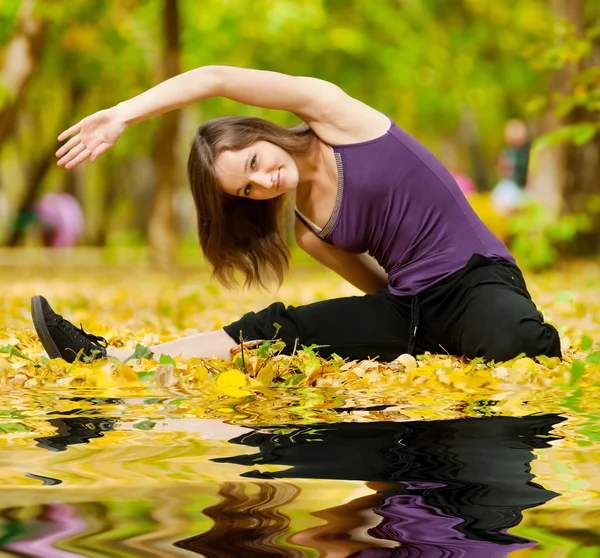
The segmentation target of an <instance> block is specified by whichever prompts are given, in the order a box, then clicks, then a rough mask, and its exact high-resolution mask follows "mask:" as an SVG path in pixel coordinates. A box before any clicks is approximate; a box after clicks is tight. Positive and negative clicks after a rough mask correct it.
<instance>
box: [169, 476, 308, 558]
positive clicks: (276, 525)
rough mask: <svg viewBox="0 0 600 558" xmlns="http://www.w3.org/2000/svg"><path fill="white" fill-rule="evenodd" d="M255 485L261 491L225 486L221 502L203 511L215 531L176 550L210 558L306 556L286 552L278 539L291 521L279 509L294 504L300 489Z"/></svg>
mask: <svg viewBox="0 0 600 558" xmlns="http://www.w3.org/2000/svg"><path fill="white" fill-rule="evenodd" d="M255 485H256V487H257V488H258V491H257V492H253V493H252V492H251V491H250V490H249V488H250V486H252V485H250V484H249V483H238V482H225V483H222V484H221V485H220V488H219V493H218V495H219V497H220V498H221V499H220V501H219V502H218V503H217V504H215V505H214V506H210V507H208V508H206V509H205V510H203V513H204V514H205V515H207V516H208V517H210V518H211V519H212V520H213V521H214V525H213V527H212V528H211V529H210V530H209V531H207V532H206V533H202V534H200V535H196V536H194V537H190V538H188V539H185V540H182V541H178V542H176V543H175V546H178V547H179V548H184V549H186V550H189V551H191V552H197V553H198V554H201V555H202V556H207V557H208V558H223V557H225V556H244V557H248V558H254V557H256V558H259V557H261V556H286V557H289V558H296V557H301V556H303V555H304V554H303V553H302V552H300V551H298V550H295V549H293V548H289V547H286V548H285V549H283V548H282V547H281V546H280V545H279V544H278V539H279V537H281V535H283V534H285V533H286V532H287V531H288V530H289V527H290V519H289V518H288V517H287V516H286V515H284V514H283V513H282V512H281V511H280V508H281V507H282V506H285V505H287V504H290V503H291V502H293V501H294V500H295V499H296V497H297V496H298V494H299V493H300V489H299V488H298V487H296V486H294V485H293V484H289V483H283V482H278V483H271V482H259V483H255Z"/></svg>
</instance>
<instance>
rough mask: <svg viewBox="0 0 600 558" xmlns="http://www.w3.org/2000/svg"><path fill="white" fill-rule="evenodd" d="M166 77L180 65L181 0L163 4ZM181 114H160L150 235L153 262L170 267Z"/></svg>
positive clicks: (174, 244) (174, 235)
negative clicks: (179, 119)
mask: <svg viewBox="0 0 600 558" xmlns="http://www.w3.org/2000/svg"><path fill="white" fill-rule="evenodd" d="M162 20H163V36H164V46H163V55H162V72H161V74H162V76H161V78H162V79H168V78H170V77H173V76H175V75H177V74H178V73H179V72H180V69H179V39H180V23H179V10H178V4H177V0H164V4H163V18H162ZM177 133H178V114H177V113H176V112H170V113H168V114H165V115H163V116H162V117H161V118H160V122H159V125H158V129H157V135H156V139H155V144H154V162H155V165H156V187H155V190H154V200H153V207H152V213H151V216H150V223H149V231H148V238H149V240H150V254H151V260H152V264H153V265H154V266H155V267H157V268H159V269H168V268H170V267H172V266H173V265H174V264H175V261H176V250H177V233H176V228H175V214H174V209H173V193H174V191H175V185H176V183H177V169H176V160H175V146H176V144H177Z"/></svg>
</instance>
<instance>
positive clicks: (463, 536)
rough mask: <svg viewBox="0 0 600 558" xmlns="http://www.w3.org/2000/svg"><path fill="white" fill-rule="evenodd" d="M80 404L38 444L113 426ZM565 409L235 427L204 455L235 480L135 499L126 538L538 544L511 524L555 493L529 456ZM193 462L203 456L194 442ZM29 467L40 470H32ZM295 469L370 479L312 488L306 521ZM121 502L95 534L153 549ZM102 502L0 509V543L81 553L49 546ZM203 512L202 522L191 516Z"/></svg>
mask: <svg viewBox="0 0 600 558" xmlns="http://www.w3.org/2000/svg"><path fill="white" fill-rule="evenodd" d="M78 412H79V410H75V411H73V414H74V416H72V417H70V416H66V417H65V416H64V415H65V413H62V416H61V418H55V419H52V424H53V426H54V427H55V428H56V434H54V435H52V436H47V437H44V438H38V439H37V444H38V447H41V448H45V449H48V450H51V451H54V452H56V451H63V450H65V449H67V448H68V446H70V445H72V444H82V443H88V442H90V441H91V440H93V439H95V438H99V437H103V436H105V435H107V434H108V433H109V432H110V431H112V430H114V429H115V428H116V427H117V424H118V421H116V420H115V419H108V418H105V417H102V416H97V417H96V416H88V417H83V416H78V415H77V413H78ZM88 414H90V413H89V411H88ZM563 420H564V419H563V418H562V417H561V416H559V415H550V414H548V415H544V416H532V417H526V418H510V417H492V418H469V419H461V420H445V421H414V422H362V423H360V422H359V423H356V422H352V423H350V422H346V423H337V424H331V423H327V424H312V425H310V426H294V425H280V426H272V427H268V428H267V427H263V428H258V427H252V428H250V427H249V428H245V430H243V432H244V433H243V434H240V435H237V436H236V437H235V438H232V439H230V440H229V442H230V443H231V444H234V445H236V446H238V447H240V449H243V448H249V450H248V451H247V452H245V453H243V454H241V455H236V456H233V457H220V458H216V459H212V460H211V461H214V462H216V463H220V464H223V468H224V469H223V470H224V474H225V470H226V468H227V465H234V464H235V465H238V466H239V465H241V466H244V467H245V468H246V472H245V473H243V474H242V477H246V478H245V479H244V480H241V481H239V482H237V481H231V482H220V483H219V484H217V485H213V487H214V488H212V489H211V488H210V487H209V488H208V490H206V488H204V493H202V492H201V489H198V488H197V489H196V490H198V492H196V493H194V490H193V489H191V488H190V489H185V488H183V489H182V490H181V491H180V492H177V491H173V492H172V493H171V492H170V493H169V495H168V496H167V497H164V499H162V498H163V497H156V499H155V500H154V501H152V500H148V498H146V499H145V500H143V501H144V504H143V506H142V504H141V503H139V504H135V506H134V507H135V508H136V509H137V511H136V512H135V516H136V517H137V518H138V521H137V523H136V522H132V520H131V519H129V522H130V523H128V524H127V525H134V524H135V525H136V527H135V529H133V530H131V529H132V528H129V527H128V528H127V529H126V531H127V532H128V536H131V535H133V534H134V533H133V531H136V530H137V529H139V530H137V531H136V534H135V537H134V538H135V540H137V541H138V543H136V544H139V543H140V541H141V540H142V539H143V540H145V541H146V543H147V544H148V545H149V546H151V541H153V542H152V545H154V544H160V548H161V551H160V552H161V554H160V555H164V556H183V555H189V553H190V552H191V553H194V554H196V555H201V556H207V557H218V558H225V557H227V558H229V557H238V556H243V557H248V558H252V557H254V556H256V557H263V556H285V557H296V556H298V557H301V556H315V555H318V556H324V557H328V558H333V557H338V556H339V557H340V558H341V557H349V556H352V557H360V558H392V557H402V558H413V557H436V558H437V557H440V558H441V557H448V558H455V557H456V558H458V557H460V558H471V557H472V558H487V557H494V558H500V557H505V556H508V554H509V553H510V552H513V551H515V550H519V549H525V548H529V547H532V546H535V544H536V542H535V541H532V540H530V539H525V538H522V537H519V536H516V535H515V534H513V533H511V532H509V530H510V529H511V528H513V527H515V526H517V525H518V524H519V523H520V521H521V519H522V512H523V511H524V510H526V509H529V508H533V507H536V506H541V505H542V504H544V503H546V502H547V501H549V500H550V499H552V498H554V497H556V496H557V495H558V494H557V493H556V492H552V491H549V490H546V489H544V488H543V487H542V486H540V485H539V484H537V483H535V482H533V475H532V474H531V468H530V463H531V461H532V460H533V459H534V458H535V457H534V454H533V450H535V449H540V448H546V447H548V446H549V443H550V441H552V440H555V439H557V436H556V435H553V434H552V428H553V426H554V425H556V424H558V423H560V422H562V421H563ZM200 422H201V421H200ZM174 428H176V426H175V427H174ZM235 431H236V432H240V428H239V427H235ZM221 455H223V454H222V453H221ZM198 463H199V466H201V464H202V461H201V456H200V455H198ZM204 463H206V461H204ZM265 466H266V467H265ZM269 466H271V467H269ZM284 467H286V469H285V470H277V471H275V472H273V471H265V469H269V468H271V469H283V468H284ZM40 472H41V473H42V474H43V473H44V471H40ZM32 474H33V473H32ZM38 478H40V479H42V477H41V476H39V474H38ZM43 478H44V479H50V477H43ZM294 479H296V480H294ZM302 479H316V480H315V481H314V482H316V483H318V482H319V480H320V482H321V485H319V484H317V485H316V490H318V487H319V486H322V487H323V488H325V487H326V486H329V485H331V483H333V482H334V481H362V482H363V483H364V484H363V486H365V487H366V488H367V490H361V491H360V494H359V495H358V496H355V497H352V496H350V497H348V495H349V494H350V493H351V488H352V487H354V486H356V482H354V483H347V484H348V486H349V487H350V488H349V489H348V490H346V491H345V492H344V493H343V495H342V496H340V497H339V498H337V499H336V498H331V497H330V496H329V500H327V496H325V497H323V498H321V500H320V501H319V502H318V503H317V504H315V505H314V506H313V508H312V509H311V510H310V512H311V513H310V515H311V516H312V517H313V518H318V519H320V520H321V524H319V525H316V524H315V523H316V522H315V521H314V520H313V521H311V522H307V521H305V519H303V517H304V516H303V515H302V513H303V512H299V511H298V509H302V507H301V506H299V501H300V500H301V499H302V497H303V494H302V491H301V488H300V486H301V485H303V486H306V482H313V481H312V480H311V481H307V480H302ZM42 480H43V479H42ZM50 480H52V479H50ZM215 480H216V479H215ZM44 484H52V483H51V482H49V481H48V482H44ZM339 484H342V483H339ZM57 488H58V487H57ZM215 491H216V492H217V495H216V496H217V499H216V501H215V496H214V494H215ZM209 493H210V496H208V494H209ZM324 493H325V492H324ZM56 494H57V495H58V492H57V493H56ZM57 499H58V498H57ZM125 501H126V500H123V501H122V503H121V504H118V505H117V504H115V503H113V504H111V503H110V502H109V504H108V506H109V507H108V508H107V511H105V512H104V513H103V514H100V515H106V520H107V521H108V523H107V527H106V529H104V528H103V529H102V530H103V535H102V539H103V540H105V541H108V540H111V539H112V540H114V537H116V536H117V535H116V533H117V532H119V533H121V535H120V536H119V540H121V541H122V543H121V544H122V546H123V548H127V549H128V552H131V553H130V554H127V555H132V556H134V555H135V556H137V555H140V556H141V555H150V554H146V552H147V550H144V551H141V549H140V548H136V550H133V548H132V547H131V546H130V545H132V544H134V543H133V540H134V539H129V538H128V536H125V537H124V533H125V532H124V531H122V529H123V528H124V527H123V523H122V521H117V523H120V524H121V525H122V527H121V528H117V527H116V526H115V525H112V523H113V522H114V521H115V518H118V517H119V516H120V513H121V512H116V511H115V510H116V509H117V507H118V509H123V508H122V506H123V503H125ZM133 502H134V500H131V502H130V503H129V504H127V505H128V506H130V507H131V506H133ZM140 502H142V500H140ZM98 506H100V504H99V503H92V502H89V503H88V504H87V505H86V506H85V507H84V508H78V507H77V506H68V505H66V504H64V503H58V502H57V503H50V504H45V505H44V506H41V507H40V508H39V511H38V513H37V514H32V512H31V511H29V512H26V513H24V512H19V513H18V514H16V513H15V512H14V510H13V511H11V510H6V509H5V510H4V512H3V514H2V516H3V517H2V519H3V521H1V522H2V524H3V526H4V529H3V531H4V536H3V537H0V546H2V545H3V544H5V546H4V548H5V549H7V550H9V551H12V552H17V553H24V554H25V555H28V556H57V557H60V556H74V555H79V554H70V553H69V552H67V550H66V548H65V551H64V554H62V553H61V552H63V551H58V550H57V549H56V548H55V546H53V545H54V543H55V542H56V541H59V540H60V541H64V540H65V539H68V538H71V539H73V536H74V534H75V533H79V535H78V537H77V538H79V539H83V538H85V537H87V536H93V532H92V531H94V530H95V529H97V528H98V527H97V526H98V521H99V520H100V518H99V517H96V515H95V514H96V513H97V512H98V510H99V508H98ZM138 506H140V507H139V509H138ZM165 506H167V508H169V509H170V510H171V511H170V512H169V514H167V516H168V517H167V516H165V517H163V515H164V514H163V512H162V511H161V509H163V508H164V507H165ZM113 508H114V509H113ZM184 508H186V509H188V510H189V509H193V510H194V511H193V513H192V516H188V517H187V519H184V518H183V517H182V512H181V510H182V509H184ZM24 509H25V508H24ZM142 509H143V510H145V511H144V512H143V513H142ZM94 510H96V511H94ZM140 514H141V515H140ZM23 515H24V516H26V519H22V517H21V516H23ZM174 517H177V519H173V518H174ZM200 517H202V518H204V519H206V521H204V520H202V521H200V522H199V519H198V518H200ZM108 518H111V519H110V520H109V519H108ZM143 518H145V519H143ZM192 518H193V519H192ZM208 519H210V521H211V522H212V525H209V524H208ZM169 521H171V522H172V525H167V524H168V522H169ZM142 523H143V525H142ZM94 525H96V528H94V527H93V526H94ZM193 525H196V529H197V530H196V531H194V530H193ZM307 525H308V526H307ZM90 529H91V530H92V531H90ZM113 531H114V533H113ZM167 532H169V535H168V541H169V542H168V544H167V542H166V540H167V539H166V538H165V537H167V535H166V534H165V533H167ZM111 533H112V534H111ZM123 537H124V538H123ZM112 544H114V543H111V545H112ZM169 545H170V549H171V550H167V548H169ZM134 546H135V545H134ZM73 550H74V548H73ZM139 552H141V553H139ZM82 555H86V554H82ZM152 555H153V554H152Z"/></svg>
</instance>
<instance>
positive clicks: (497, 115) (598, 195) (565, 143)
mask: <svg viewBox="0 0 600 558" xmlns="http://www.w3.org/2000/svg"><path fill="white" fill-rule="evenodd" d="M206 64H231V65H238V66H247V67H254V68H260V69H269V70H275V71H281V72H286V73H291V74H296V75H311V76H315V77H319V78H323V79H326V80H329V81H332V82H334V83H336V84H338V85H339V86H341V87H342V88H343V89H345V90H346V91H347V92H348V93H349V94H351V95H353V96H355V97H357V98H359V99H361V100H363V101H364V102H366V103H367V104H370V105H371V106H373V107H375V108H377V109H379V110H381V111H382V112H385V113H386V114H388V115H389V116H391V117H392V118H393V119H394V120H395V121H396V122H397V123H398V124H399V125H400V126H401V127H403V128H404V129H406V130H407V131H408V132H409V133H410V134H412V135H414V136H415V137H416V138H417V139H418V140H420V141H421V142H422V143H424V144H425V145H426V146H427V147H428V148H429V149H431V150H432V151H433V152H434V153H435V154H436V155H437V156H438V157H439V158H440V159H441V160H442V161H443V162H444V163H445V164H446V166H447V167H448V168H449V169H450V171H451V172H452V173H453V174H454V175H455V177H456V179H457V181H458V183H459V185H460V186H461V188H462V189H463V191H464V192H465V194H466V195H467V196H468V197H469V199H470V201H471V203H472V204H473V206H474V207H475V209H476V211H478V213H479V214H480V216H481V217H482V218H483V219H484V220H485V221H486V222H487V223H488V225H489V226H490V227H491V228H492V229H493V230H494V231H495V232H496V233H497V234H498V235H499V236H500V237H502V238H503V239H504V240H505V241H506V242H507V243H508V244H509V245H510V247H511V249H512V250H513V253H515V255H516V257H517V259H518V260H519V263H520V264H522V265H523V266H525V267H529V268H530V269H543V268H547V267H549V266H552V265H555V264H556V262H557V261H559V260H560V259H561V258H562V257H563V256H569V255H571V256H577V257H581V256H586V257H592V258H597V257H598V254H599V252H600V134H599V129H600V119H599V115H600V0H519V1H518V2H497V1H496V0H353V1H348V0H252V1H250V0H204V1H202V2H199V1H197V0H98V1H94V2H90V1H89V0H70V1H68V2H67V1H65V0H2V1H1V2H0V244H2V245H3V246H5V247H15V246H25V247H27V248H28V251H29V252H31V253H38V252H36V249H39V248H42V247H56V248H62V250H60V253H61V254H64V253H65V249H66V250H67V251H68V250H69V249H72V247H80V249H79V250H78V251H77V253H79V254H84V253H86V252H85V250H88V251H90V253H92V252H94V250H96V251H98V250H97V249H98V248H101V249H102V250H100V251H101V252H102V253H106V252H110V250H119V249H126V250H129V251H128V252H127V254H128V256H127V258H130V259H131V260H132V261H133V259H135V261H139V262H150V263H152V265H153V266H155V267H157V268H162V269H171V268H173V267H174V266H177V265H186V264H190V263H195V262H201V254H200V250H199V248H198V243H197V240H196V233H195V217H194V210H193V203H192V198H191V195H190V193H189V192H188V186H187V184H186V176H185V170H186V160H187V156H188V150H189V146H190V144H191V139H192V137H193V134H194V132H195V129H196V128H197V126H198V125H200V124H201V123H202V122H203V121H205V120H207V119H209V118H213V117H216V116H220V115H224V114H240V115H242V114H243V115H256V116H262V117H265V118H269V119H272V120H274V121H275V122H277V123H279V124H283V125H292V124H295V123H296V121H295V120H294V117H293V116H292V115H289V114H286V113H281V112H275V111H267V110H263V109H259V108H253V107H247V106H243V105H239V104H237V103H234V102H231V101H228V100H226V99H212V100H209V101H207V102H204V103H202V104H199V105H197V106H193V107H189V108H187V109H185V110H182V111H178V112H176V113H170V114H168V115H164V116H162V117H159V118H155V119H152V120H150V121H147V122H144V123H142V124H139V125H137V126H135V127H133V128H131V129H129V130H127V132H126V133H125V134H124V136H123V137H122V138H121V140H120V142H119V143H118V144H117V146H116V147H115V148H114V149H113V150H111V151H110V152H109V153H107V154H106V155H103V156H102V157H101V158H100V160H99V161H98V162H97V163H96V164H94V165H92V164H90V163H86V164H84V165H82V166H81V167H79V168H77V169H75V170H72V171H65V170H64V169H61V168H57V167H56V166H55V161H56V159H55V156H54V153H55V151H56V150H57V149H58V147H59V144H58V143H57V141H56V137H57V135H58V134H59V133H60V132H61V131H63V130H64V129H66V128H67V127H69V126H70V125H72V124H74V123H76V122H77V121H78V120H79V119H81V118H83V117H84V116H86V115H88V114H90V113H92V112H95V111H97V110H100V109H102V108H107V107H109V106H112V105H114V104H116V103H118V102H120V101H122V100H124V99H126V98H129V97H131V96H134V95H136V94H138V93H140V92H142V91H143V90H145V89H147V88H149V87H151V86H152V85H155V84H156V83H158V82H159V81H162V80H164V79H166V78H168V77H170V76H172V75H175V74H177V73H180V72H182V71H186V70H189V69H192V68H194V67H197V66H201V65H206ZM82 247H83V248H82ZM26 252H27V251H24V252H22V251H20V253H26ZM0 253H1V254H2V256H1V257H2V259H6V258H7V257H9V256H8V254H11V253H14V252H11V251H8V250H2V251H1V252H0ZM132 254H134V255H132ZM38 263H39V262H38Z"/></svg>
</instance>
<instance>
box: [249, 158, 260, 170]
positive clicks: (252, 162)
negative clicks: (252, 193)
mask: <svg viewBox="0 0 600 558" xmlns="http://www.w3.org/2000/svg"><path fill="white" fill-rule="evenodd" d="M257 164H258V159H257V158H256V155H254V157H252V161H250V168H251V169H252V170H254V169H256V165H257Z"/></svg>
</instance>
